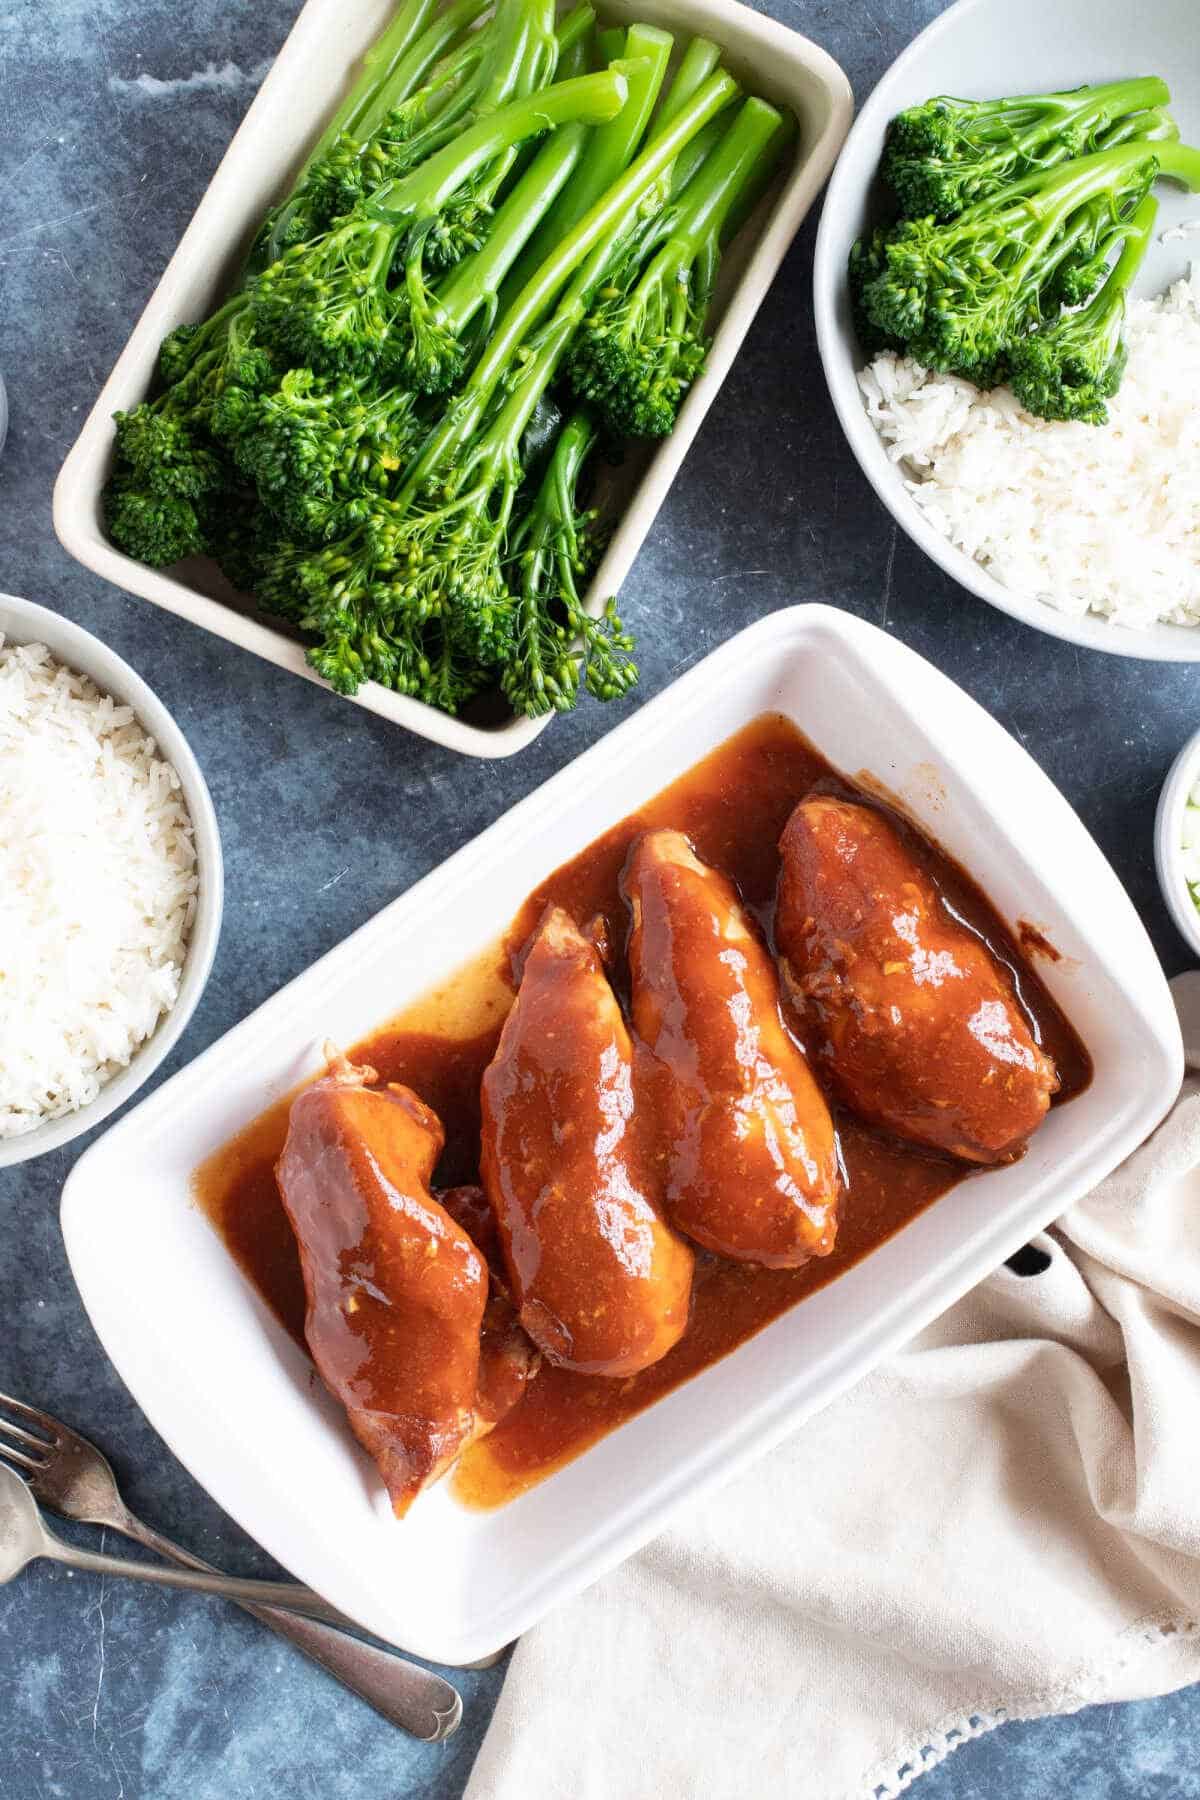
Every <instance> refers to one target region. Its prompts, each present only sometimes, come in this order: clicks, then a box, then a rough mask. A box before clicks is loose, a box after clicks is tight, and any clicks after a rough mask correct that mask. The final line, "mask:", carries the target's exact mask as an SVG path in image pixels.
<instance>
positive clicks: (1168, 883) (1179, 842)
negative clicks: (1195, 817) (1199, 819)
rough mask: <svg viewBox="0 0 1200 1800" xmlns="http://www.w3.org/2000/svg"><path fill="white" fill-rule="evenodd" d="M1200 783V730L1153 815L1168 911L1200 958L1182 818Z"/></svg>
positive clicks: (1197, 911) (1199, 919) (1198, 919)
mask: <svg viewBox="0 0 1200 1800" xmlns="http://www.w3.org/2000/svg"><path fill="white" fill-rule="evenodd" d="M1197 780H1200V731H1196V732H1193V734H1192V736H1191V737H1190V738H1189V739H1188V741H1187V743H1186V744H1185V745H1184V746H1183V748H1182V750H1181V751H1180V752H1179V755H1178V756H1177V757H1176V758H1175V761H1174V762H1173V763H1172V764H1171V767H1170V770H1169V772H1168V774H1167V779H1166V780H1165V781H1164V783H1163V786H1162V792H1161V794H1160V795H1159V799H1158V810H1157V811H1156V813H1155V816H1154V864H1155V868H1156V869H1157V871H1158V885H1159V887H1160V888H1161V889H1162V896H1163V899H1164V900H1165V901H1166V903H1167V910H1168V911H1169V912H1170V914H1171V917H1172V919H1173V920H1174V921H1175V925H1176V927H1177V929H1178V931H1179V933H1180V936H1181V937H1183V938H1185V939H1186V941H1187V944H1188V947H1189V949H1190V950H1191V951H1192V953H1193V955H1195V956H1198V957H1200V908H1197V906H1196V902H1195V901H1194V900H1193V899H1192V892H1191V889H1190V888H1189V887H1188V884H1187V876H1186V875H1185V874H1184V872H1183V815H1184V811H1185V809H1186V807H1187V802H1188V795H1189V794H1190V793H1191V791H1192V789H1193V787H1194V786H1195V785H1196V782H1197Z"/></svg>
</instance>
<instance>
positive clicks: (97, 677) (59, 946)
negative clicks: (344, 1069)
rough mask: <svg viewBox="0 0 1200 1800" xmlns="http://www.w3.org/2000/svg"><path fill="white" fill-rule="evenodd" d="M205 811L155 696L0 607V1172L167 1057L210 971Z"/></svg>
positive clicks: (53, 622)
mask: <svg viewBox="0 0 1200 1800" xmlns="http://www.w3.org/2000/svg"><path fill="white" fill-rule="evenodd" d="M223 891H224V884H223V874H222V862H221V842H220V836H219V833H218V830H217V820H216V814H215V813H214V811H213V804H212V800H211V799H210V797H209V793H208V789H207V787H206V786H205V782H204V777H203V776H202V775H201V773H200V769H199V766H198V764H197V762H196V759H195V757H194V756H193V755H192V752H191V750H190V749H189V747H188V744H187V740H186V739H185V737H184V735H183V733H182V732H181V731H180V729H179V727H178V725H176V724H175V722H174V720H173V719H172V717H171V715H170V713H169V712H168V711H167V709H166V707H165V706H164V705H163V704H162V702H161V700H159V699H158V698H157V696H156V695H155V694H154V693H153V692H152V691H151V689H150V688H148V687H147V685H146V683H145V682H144V681H143V680H142V679H141V677H140V676H138V675H136V674H135V673H134V671H133V670H132V669H131V668H130V667H129V665H128V664H127V663H125V662H123V661H122V660H121V658H120V657H119V656H116V655H115V654H114V653H113V652H112V651H111V650H109V649H106V647H105V646H104V645H103V644H102V643H101V642H100V641H99V639H97V638H95V637H93V636H91V634H90V633H89V632H86V631H84V630H82V629H81V628H80V627H79V626H78V625H73V624H71V623H70V621H69V620H66V619H63V618H61V617H60V616H59V615H58V614H57V613H54V612H51V611H49V610H48V609H47V608H46V607H42V606H35V605H33V604H32V603H31V602H30V601H28V600H19V599H17V598H15V597H14V596H11V595H0V1168H4V1167H7V1166H8V1165H10V1164H12V1163H18V1162H24V1161H26V1160H27V1159H28V1158H30V1157H33V1156H40V1155H42V1154H44V1153H45V1152H46V1151H48V1150H57V1149H59V1148H61V1147H62V1145H64V1144H66V1143H69V1142H70V1140H71V1139H72V1138H75V1137H78V1136H79V1135H80V1134H81V1133H82V1132H84V1131H88V1130H90V1129H91V1128H92V1127H93V1126H94V1125H97V1124H98V1123H99V1122H100V1120H101V1119H104V1118H106V1117H107V1116H108V1115H109V1114H110V1113H112V1112H114V1111H115V1110H116V1108H117V1107H119V1106H122V1105H124V1103H125V1101H127V1100H128V1099H129V1098H130V1097H131V1096H132V1095H133V1094H134V1093H135V1092H136V1091H137V1089H138V1088H140V1087H141V1086H142V1084H143V1083H144V1082H145V1081H147V1080H148V1079H149V1077H150V1076H151V1075H152V1074H153V1072H154V1070H155V1069H156V1068H157V1067H158V1066H159V1064H160V1063H161V1062H162V1060H163V1058H164V1057H165V1056H167V1054H168V1053H169V1052H170V1050H171V1049H172V1048H173V1046H174V1045H175V1043H176V1042H177V1041H178V1039H179V1036H180V1034H181V1033H182V1031H183V1029H184V1027H185V1026H186V1025H187V1022H188V1020H189V1019H190V1017H191V1015H192V1013H193V1012H194V1011H195V1009H196V1004H197V1002H198V1001H199V998H200V995H201V993H202V992H203V989H204V984H205V982H206V981H207V979H208V975H209V971H210V969H211V968H212V961H213V956H214V954H215V951H216V946H217V937H218V934H219V932H220V927H221V907H222V900H223Z"/></svg>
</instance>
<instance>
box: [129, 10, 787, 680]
mask: <svg viewBox="0 0 1200 1800" xmlns="http://www.w3.org/2000/svg"><path fill="white" fill-rule="evenodd" d="M568 4H569V0H568ZM672 49H673V44H672V40H671V38H670V36H669V35H668V34H667V33H664V32H662V31H659V30H657V29H656V28H653V27H650V26H643V25H640V24H630V25H628V26H622V27H619V28H617V27H613V28H611V29H606V30H604V31H602V32H599V33H597V32H596V30H595V17H594V14H593V11H592V8H591V5H590V4H589V3H588V0H583V3H582V4H579V5H577V6H576V8H575V10H574V11H573V12H569V13H567V14H566V16H564V17H563V18H562V19H560V20H556V18H555V10H554V4H553V0H450V3H449V4H442V5H440V6H439V4H438V0H401V5H400V9H399V10H398V11H397V12H396V13H395V15H394V17H393V19H392V21H391V23H390V24H389V25H388V27H387V29H386V30H385V32H384V33H383V35H382V37H381V38H380V39H379V41H378V43H377V44H376V45H375V46H374V48H373V49H372V50H371V51H370V52H369V53H368V55H367V57H366V58H365V59H364V63H363V66H362V69H361V70H360V72H359V74H358V76H357V77H356V78H355V79H354V80H353V81H352V84H351V87H350V92H349V94H348V96H347V98H346V100H345V101H344V102H343V103H342V105H341V106H340V107H339V108H338V110H337V112H336V114H335V115H334V116H333V118H331V119H330V121H329V123H328V125H327V127H326V129H325V130H324V132H323V133H322V134H321V138H320V140H319V141H318V142H317V143H316V144H315V145H314V146H313V147H312V150H311V151H310V153H309V155H308V157H307V159H306V161H305V163H304V166H303V168H302V169H301V171H300V174H299V175H298V177H297V178H296V179H295V181H294V183H293V187H292V190H291V192H290V194H288V195H287V196H285V197H284V198H283V199H282V201H281V202H280V203H279V205H278V206H277V207H276V209H275V210H274V211H273V213H272V214H271V216H270V217H269V219H268V220H267V221H266V222H265V224H264V226H263V228H262V230H261V231H260V233H259V235H258V237H257V239H256V240H255V249H254V251H253V252H252V255H251V260H250V262H249V264H248V265H247V266H246V267H245V269H244V270H243V272H242V276H241V278H240V280H239V283H238V286H237V290H236V292H235V293H234V294H233V296H232V298H230V299H229V300H228V301H226V302H225V304H224V305H222V306H221V307H220V308H218V310H217V311H215V312H214V313H213V315H212V316H211V317H210V318H209V319H207V320H206V321H204V322H203V323H202V324H200V325H196V326H184V327H181V328H180V329H179V330H177V331H176V332H173V333H172V334H171V336H170V337H169V338H168V339H167V340H166V342H165V343H164V345H163V346H162V351H161V355H160V384H159V391H158V392H156V393H154V394H153V395H152V397H151V398H149V399H148V400H147V401H146V402H145V403H144V404H143V406H141V407H139V408H135V409H133V410H132V411H131V412H130V413H129V414H128V415H122V416H120V417H119V418H118V420H117V441H116V459H115V464H114V473H113V476H112V478H111V479H110V481H109V483H108V486H107V489H106V493H105V510H106V516H107V520H108V529H109V534H110V536H111V537H112V538H113V540H114V541H115V542H117V543H118V544H119V545H120V546H121V547H122V548H124V549H125V550H127V551H128V552H129V553H130V554H132V555H135V556H137V557H139V558H140V559H141V560H144V561H147V562H151V563H154V564H156V565H162V564H166V563H169V562H172V561H176V560H179V559H180V558H182V557H185V556H188V555H191V554H192V553H194V552H207V553H209V554H211V555H213V556H215V557H216V559H217V561H218V562H219V563H220V565H221V567H222V568H223V569H224V571H225V573H226V574H227V576H228V577H229V579H230V580H231V581H232V582H233V583H234V584H235V586H237V587H238V588H239V589H241V590H242V591H243V592H246V593H249V594H253V595H254V596H255V597H256V598H257V599H258V601H259V602H260V604H262V605H263V606H265V607H266V608H267V609H268V610H270V611H273V612H275V613H276V614H277V615H278V616H280V617H281V618H283V619H286V620H288V621H289V622H291V623H292V624H294V625H295V626H296V627H298V628H299V630H300V631H302V632H303V633H305V634H306V635H307V638H308V642H309V646H310V647H309V651H308V655H309V661H310V664H311V666H312V667H313V668H314V669H315V670H316V671H317V672H318V673H320V674H321V675H322V676H323V677H324V678H326V679H327V680H328V681H329V682H330V683H331V684H332V685H333V686H334V687H336V688H337V689H338V690H339V691H341V692H343V693H353V692H354V691H355V689H356V688H357V687H358V685H359V684H360V683H361V682H363V681H367V680H374V681H377V682H379V683H382V684H384V685H386V686H388V687H389V688H391V689H393V690H394V691H396V692H399V693H403V694H407V695H412V696H414V697H416V698H418V699H420V700H421V701H422V702H425V703H428V704H431V705H434V706H437V707H441V708H443V709H445V710H448V711H457V710H459V709H460V708H461V707H462V706H464V705H465V704H466V703H467V702H468V701H469V700H470V699H471V698H472V696H474V695H476V694H478V693H480V692H481V691H482V690H484V689H489V690H491V691H493V692H494V693H496V694H497V695H498V696H503V697H504V698H506V699H507V701H508V704H509V705H510V706H512V707H513V708H514V709H516V710H518V711H522V712H526V713H529V714H531V715H537V714H542V713H545V712H547V711H551V710H560V711H561V710H566V709H567V708H569V707H570V706H572V705H574V704H575V702H576V700H577V698H578V697H579V695H580V694H581V693H583V692H585V691H586V692H589V693H591V694H593V695H595V696H597V697H598V698H600V699H611V698H615V697H617V696H618V695H620V694H622V693H624V692H626V691H627V690H628V688H629V687H630V686H632V685H633V683H634V682H635V681H636V679H637V668H636V663H635V661H634V657H633V652H634V645H633V640H632V637H631V636H630V635H629V633H628V632H627V631H626V630H625V627H624V625H623V624H622V622H621V619H620V617H619V615H618V613H617V610H616V606H615V603H614V602H612V601H610V602H609V603H608V605H607V606H606V607H604V608H603V610H602V611H601V612H600V615H599V617H592V616H591V615H590V612H589V611H588V610H585V605H584V599H583V595H584V591H585V589H586V586H587V584H588V582H589V580H590V579H591V577H592V575H593V573H594V570H595V568H596V566H597V565H598V563H599V561H600V557H601V552H602V549H603V545H604V543H605V542H606V540H607V530H606V528H605V526H604V525H603V524H602V522H601V519H600V517H599V516H598V515H597V513H596V511H595V510H594V507H593V505H592V504H590V503H589V493H590V490H591V486H592V475H593V463H594V461H595V460H596V459H597V457H598V456H599V454H600V451H601V449H603V450H604V452H605V453H606V454H609V453H611V451H612V449H613V448H614V447H615V446H614V445H613V431H612V425H613V421H614V418H615V416H616V409H615V403H612V404H610V405H609V406H608V408H607V412H606V416H604V417H601V415H600V411H599V409H598V408H596V407H593V406H591V405H589V404H587V403H586V402H580V401H579V400H578V399H577V398H576V397H574V396H573V395H572V393H571V389H570V383H569V381H568V379H567V364H568V359H569V358H570V355H571V351H572V347H573V346H574V345H575V344H576V342H577V341H578V340H579V338H580V335H581V331H582V328H583V323H584V321H585V320H588V319H591V318H592V317H593V315H594V314H595V313H596V311H597V306H598V301H597V296H598V294H599V293H600V292H601V290H603V289H604V288H605V287H606V285H607V286H613V287H615V286H616V285H618V284H619V285H620V287H621V289H622V292H623V293H625V294H627V295H628V296H629V297H630V305H631V308H632V306H633V305H643V306H644V311H645V316H646V318H647V319H651V318H652V317H653V318H656V319H657V321H658V332H659V344H658V348H659V350H660V351H661V353H662V367H661V368H660V369H659V370H658V371H657V372H656V374H655V375H654V377H653V378H651V377H650V376H649V375H648V374H647V373H646V370H647V365H646V364H643V365H642V369H643V375H644V376H645V379H646V386H647V396H648V395H649V393H650V390H651V389H652V388H653V387H654V382H655V381H657V382H658V383H659V388H658V389H656V390H655V392H656V393H658V395H659V403H660V412H659V414H658V415H657V416H658V417H660V418H665V416H666V413H667V412H670V413H671V416H673V409H674V407H675V406H676V405H677V404H678V397H679V395H680V394H681V393H682V391H684V388H685V387H686V382H687V380H688V379H689V378H690V375H691V373H693V372H694V368H695V367H697V366H698V363H699V360H700V359H701V358H702V355H703V341H704V340H703V334H704V329H705V326H704V318H703V313H704V310H705V306H706V302H707V297H708V296H709V294H710V292H711V288H712V282H713V279H714V277H715V273H716V267H717V260H718V256H719V250H720V244H721V242H722V239H723V237H725V236H727V235H728V233H729V232H730V231H732V230H733V229H734V228H735V226H736V224H737V223H738V222H739V220H740V219H741V218H742V217H744V214H745V211H746V209H747V207H748V206H749V205H750V204H751V203H752V201H753V199H754V197H755V195H756V193H757V192H758V191H759V190H760V188H761V180H762V178H763V175H764V171H765V169H766V167H767V163H768V160H769V159H768V158H767V157H766V156H763V157H760V158H759V159H758V163H757V165H756V172H755V170H751V169H750V168H749V167H747V168H746V169H744V170H741V172H742V173H744V174H745V177H746V179H744V180H743V181H742V182H741V183H740V186H738V191H737V193H736V194H735V193H734V192H733V191H732V188H733V185H734V184H733V174H732V172H731V171H732V167H733V164H732V163H731V158H732V156H733V153H732V151H731V149H730V148H729V146H730V145H731V144H732V145H735V146H736V145H737V144H738V143H742V144H743V149H745V150H746V155H747V158H748V156H749V149H748V144H749V138H747V137H745V135H744V134H746V133H747V131H748V126H749V122H751V121H753V120H754V119H755V118H757V119H758V121H759V125H760V127H761V126H763V125H764V123H765V121H766V120H767V119H768V117H769V118H770V119H771V120H772V121H776V122H777V115H774V114H773V112H772V110H771V109H769V108H761V110H760V109H759V107H758V105H757V103H754V104H749V105H748V106H747V107H746V108H744V109H743V111H742V112H741V113H738V114H737V115H736V116H735V114H734V113H733V112H732V111H730V112H727V111H726V109H727V108H730V107H731V106H732V103H733V101H734V100H735V99H737V98H738V88H737V84H736V83H735V82H734V81H733V80H732V79H731V78H730V77H729V76H728V75H727V74H725V73H724V72H723V71H721V69H720V68H719V60H720V59H719V52H718V50H717V48H716V46H715V45H713V44H710V43H708V42H707V41H705V40H695V41H693V42H692V43H691V44H689V45H687V46H686V47H684V51H683V55H682V57H681V59H680V61H679V65H678V68H677V69H676V71H675V73H674V75H673V76H672V77H671V78H670V79H668V78H667V68H668V62H669V58H670V56H671V53H672ZM598 62H599V64H600V65H601V66H597V63H598ZM604 65H607V66H604ZM731 119H732V120H733V121H734V124H733V126H731V125H730V120H731ZM739 131H740V132H741V133H742V134H743V136H741V137H739ZM752 135H753V134H751V136H752ZM765 135H766V134H765V132H764V133H763V136H764V137H765ZM733 161H734V162H736V161H737V159H736V158H733ZM738 168H739V169H740V168H741V165H740V163H739V164H738ZM706 208H707V211H706V210H705V209H706ZM689 233H691V236H689ZM685 239H686V240H687V241H686V246H685ZM668 263H669V265H670V266H669V267H668ZM656 265H657V267H656ZM643 279H644V280H645V281H646V284H647V285H646V290H645V294H644V295H643V296H640V297H639V299H638V300H637V301H634V300H633V299H632V296H633V295H634V294H635V292H636V290H637V288H638V286H639V284H640V283H641V282H642V280H643ZM652 290H653V291H654V292H655V294H656V296H657V297H656V298H655V299H654V300H650V299H649V298H647V297H646V296H648V295H649V294H650V292H651V291H652ZM681 296H682V304H677V303H679V302H680V301H681ZM656 309H657V310H656ZM643 337H644V338H645V340H646V342H647V343H648V342H649V340H650V333H649V331H648V329H647V330H645V331H644V332H643ZM689 358H690V359H691V360H690V362H689ZM672 383H673V384H674V385H673V386H672V385H671V384H672ZM646 404H647V405H648V404H649V399H648V398H646ZM626 423H627V421H626ZM593 610H594V609H593Z"/></svg>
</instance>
